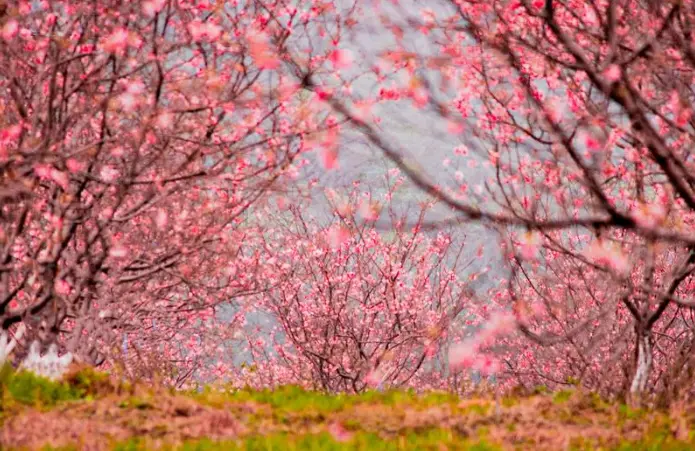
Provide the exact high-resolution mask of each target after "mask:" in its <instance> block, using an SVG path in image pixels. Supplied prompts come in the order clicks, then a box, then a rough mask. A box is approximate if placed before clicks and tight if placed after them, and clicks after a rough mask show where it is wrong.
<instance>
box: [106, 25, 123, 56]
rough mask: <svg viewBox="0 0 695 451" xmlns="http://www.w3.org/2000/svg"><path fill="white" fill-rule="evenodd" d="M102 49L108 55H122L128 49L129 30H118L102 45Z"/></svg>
mask: <svg viewBox="0 0 695 451" xmlns="http://www.w3.org/2000/svg"><path fill="white" fill-rule="evenodd" d="M102 48H103V49H104V50H105V51H106V52H108V53H121V52H123V51H125V50H126V49H127V48H128V30H126V29H125V28H117V29H116V30H114V31H113V32H112V33H111V34H110V35H109V36H107V37H106V39H105V40H104V42H103V43H102Z"/></svg>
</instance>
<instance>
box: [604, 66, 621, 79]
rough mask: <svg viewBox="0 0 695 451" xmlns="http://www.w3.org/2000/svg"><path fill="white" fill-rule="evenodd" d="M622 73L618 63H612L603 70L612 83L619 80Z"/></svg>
mask: <svg viewBox="0 0 695 451" xmlns="http://www.w3.org/2000/svg"><path fill="white" fill-rule="evenodd" d="M621 75H622V70H621V69H620V66H618V65H617V64H611V65H610V66H608V67H607V68H606V70H605V71H603V76H604V77H605V78H606V80H607V81H609V82H611V83H613V82H615V81H618V80H619V79H620V76H621Z"/></svg>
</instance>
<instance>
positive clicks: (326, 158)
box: [321, 147, 338, 170]
mask: <svg viewBox="0 0 695 451" xmlns="http://www.w3.org/2000/svg"><path fill="white" fill-rule="evenodd" d="M321 163H322V164H323V167H324V168H326V169H328V170H330V169H335V168H337V167H338V150H337V149H335V148H334V147H331V148H328V149H322V150H321Z"/></svg>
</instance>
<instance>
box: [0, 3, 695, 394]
mask: <svg viewBox="0 0 695 451" xmlns="http://www.w3.org/2000/svg"><path fill="white" fill-rule="evenodd" d="M426 6H427V8H424V9H423V8H422V5H419V4H418V3H417V2H413V1H408V0H400V1H391V2H384V1H380V0H370V1H368V0H355V1H337V0H336V1H333V2H330V1H323V0H293V1H287V2H281V1H274V0H248V1H241V0H238V1H237V0H235V1H228V2H221V1H214V2H213V1H209V0H147V1H143V2H121V1H116V0H96V1H70V2H68V1H34V2H31V1H24V0H17V1H13V2H9V1H6V2H0V38H1V39H0V112H1V113H2V114H1V118H0V121H1V122H0V332H9V333H10V335H11V334H12V332H13V331H14V330H15V329H16V328H17V327H18V326H19V325H20V324H22V325H23V326H24V328H25V329H24V330H25V331H26V332H25V338H26V340H24V341H25V343H24V344H20V345H19V346H18V349H20V351H21V352H27V351H28V343H29V342H30V341H32V340H38V341H39V342H40V343H41V347H42V349H40V350H39V351H41V352H43V351H45V349H46V348H47V347H48V346H49V345H50V344H52V343H58V345H59V347H60V349H61V351H69V352H71V353H72V354H74V355H76V356H78V357H79V358H80V359H81V360H83V361H86V362H89V363H91V364H106V365H116V363H117V362H118V361H119V360H120V361H121V362H122V363H124V364H125V367H126V368H128V370H129V371H135V372H137V371H141V372H142V371H145V372H146V367H147V365H149V364H155V366H156V368H155V369H156V370H158V371H160V372H166V373H167V374H169V375H170V376H173V379H172V382H173V383H174V384H176V385H181V384H183V383H185V381H186V380H187V379H190V378H191V377H192V375H193V374H199V372H200V371H201V370H202V369H203V368H204V367H206V365H207V363H206V362H208V361H209V359H210V358H211V356H215V355H218V354H219V353H222V352H227V350H226V348H225V346H227V344H228V343H229V342H230V340H237V339H238V338H239V333H238V331H239V330H241V329H243V328H244V327H245V325H246V321H247V320H246V319H245V315H247V314H248V313H249V312H250V311H251V310H250V309H251V308H256V309H258V310H259V311H262V312H264V313H266V314H268V315H269V316H270V317H271V318H272V319H273V322H274V323H273V325H272V327H273V328H274V329H275V332H277V333H276V334H273V335H272V336H270V337H268V336H266V337H261V336H258V335H254V333H251V332H249V334H248V335H247V336H245V337H242V338H244V339H245V340H246V342H247V344H248V345H249V350H248V352H249V353H250V356H251V358H252V360H253V361H254V364H255V368H256V371H257V373H256V374H255V376H254V377H256V378H257V380H258V381H262V382H261V383H264V384H277V383H282V382H297V383H302V384H305V385H309V386H312V387H316V388H321V389H324V390H331V391H362V390H364V389H365V388H366V387H368V386H370V384H372V385H374V384H375V385H377V386H416V387H435V386H436V387H439V388H442V387H447V388H450V389H453V388H455V387H456V386H457V382H456V381H454V379H455V378H457V377H462V376H461V374H463V373H461V371H459V372H457V368H458V370H461V369H463V370H464V371H465V370H466V369H468V368H470V367H474V368H475V369H478V370H480V371H483V372H487V373H492V372H494V373H496V375H497V376H498V379H499V381H500V383H501V384H502V385H503V386H505V387H511V386H515V385H522V386H533V385H537V384H549V385H552V386H560V385H563V384H568V383H576V381H579V382H581V383H582V384H583V385H585V386H587V387H590V388H592V389H595V390H599V391H601V392H603V393H605V394H608V395H615V396H625V397H631V398H633V399H636V400H639V399H641V398H642V397H643V396H645V395H655V396H659V397H660V399H661V400H664V402H668V399H670V398H672V397H673V396H676V395H681V394H684V393H685V394H688V395H691V394H693V393H692V388H691V386H692V384H691V382H692V380H693V377H695V367H694V366H693V365H694V363H695V362H693V359H692V349H693V346H694V345H695V329H694V328H695V322H694V318H693V312H692V308H693V306H694V305H695V304H694V303H695V301H694V300H693V299H692V293H693V288H694V287H695V279H694V278H693V277H692V275H693V272H694V271H695V247H694V246H695V235H693V234H692V233H691V229H692V227H693V222H694V221H695V166H693V165H694V162H693V157H692V155H691V148H690V146H691V145H692V144H693V139H694V138H695V118H693V114H692V113H693V100H694V97H695V94H694V91H693V89H692V85H693V83H692V82H693V80H692V78H693V75H694V74H695V71H694V70H695V41H694V40H693V36H692V32H691V28H692V27H691V25H692V23H694V22H695V2H693V1H691V0H679V1H670V2H660V1H655V0H590V1H584V0H491V1H477V0H432V1H431V2H428V4H427V5H426ZM370 27H371V28H370ZM363 31H366V32H367V33H368V37H369V38H370V39H369V44H368V45H370V46H371V47H373V48H368V49H363V50H365V51H362V52H360V55H359V56H360V57H359V58H357V57H356V56H355V53H356V51H355V49H356V48H357V47H359V45H358V43H359V39H358V37H359V33H360V32H363ZM377 38H378V39H377ZM348 47H349V48H348ZM394 110H397V111H399V112H407V113H409V115H410V116H409V120H410V121H411V124H410V125H413V127H414V128H415V127H416V126H417V125H419V123H420V122H421V119H423V120H422V123H425V122H424V119H425V118H432V117H435V118H436V120H437V121H438V123H439V124H440V125H443V127H442V129H445V130H446V131H447V133H448V136H447V137H446V138H447V140H448V141H449V142H451V143H452V146H451V147H452V150H451V154H450V155H446V156H444V158H443V159H444V161H443V162H442V163H444V169H440V170H439V171H438V173H436V174H434V173H433V171H432V170H431V159H432V155H433V154H432V153H431V152H430V151H429V149H424V150H423V149H420V148H419V147H418V146H415V145H412V144H410V143H409V142H405V139H409V137H410V135H409V134H408V133H402V134H401V135H402V137H401V139H399V136H398V135H399V133H398V132H399V130H396V129H395V127H394V129H393V130H391V129H389V128H387V127H385V126H384V124H387V123H388V122H386V121H384V119H387V120H388V119H389V118H388V117H386V118H385V117H384V116H388V112H389V111H394ZM384 112H387V114H383V113H384ZM398 125H399V126H402V124H398ZM404 130H405V128H404ZM427 132H428V133H430V134H433V132H432V130H427ZM354 136H360V139H362V140H363V141H366V142H367V143H368V144H369V145H370V146H372V147H374V148H376V149H378V150H379V151H380V152H381V153H382V154H383V155H384V156H385V157H386V159H387V160H390V162H391V163H392V166H395V168H392V169H398V170H399V171H400V173H401V174H403V175H404V176H405V178H406V179H407V180H408V181H409V183H411V184H412V185H414V186H415V187H417V188H419V189H420V190H422V191H424V192H425V193H426V194H427V195H428V196H429V198H430V199H434V201H433V203H432V204H428V206H427V207H426V208H423V211H422V214H419V215H416V217H415V218H414V217H412V215H411V216H408V215H406V216H401V215H397V214H395V213H394V211H396V210H395V209H392V208H390V206H389V207H388V208H385V209H384V211H387V212H388V213H389V214H388V215H384V214H383V212H382V211H381V210H380V206H379V205H377V204H376V203H375V202H373V201H372V200H371V198H365V199H358V198H357V197H356V194H354V193H353V194H350V195H349V196H347V197H348V198H349V199H350V200H349V201H346V202H342V201H341V202H338V201H336V199H331V202H333V210H334V213H335V214H334V216H333V217H332V219H331V220H330V221H329V222H328V223H322V222H321V221H319V220H318V219H316V217H314V216H312V214H311V213H309V211H308V210H307V209H305V208H304V206H303V205H301V203H300V202H299V201H298V200H297V199H296V198H293V197H292V195H291V194H289V195H286V194H285V195H283V197H282V203H284V204H289V206H287V205H285V207H280V206H279V204H278V202H279V200H280V197H276V198H275V199H276V200H277V201H278V202H276V203H275V204H272V203H268V202H269V199H270V198H271V197H272V194H273V193H274V192H275V191H276V190H283V191H291V190H290V188H294V187H298V186H299V185H300V183H297V179H299V176H301V175H302V173H303V172H302V171H303V168H305V167H307V166H308V167H311V166H312V165H311V162H312V161H314V160H318V161H319V162H320V163H322V165H321V167H322V169H323V170H325V171H332V170H333V171H334V170H339V169H340V166H339V162H340V161H342V159H343V158H348V157H343V155H344V153H343V152H346V151H347V150H349V149H347V148H348V146H349V145H350V143H351V142H352V141H350V140H349V139H347V138H346V137H350V138H352V137H354ZM403 137H405V138H403ZM433 138H434V136H433ZM438 138H439V137H438ZM452 162H453V163H452ZM454 163H455V164H454ZM461 167H466V168H468V172H465V171H462V170H460V169H458V170H457V169H456V168H461ZM450 172H451V173H450ZM403 180H405V179H403ZM403 180H401V181H399V182H398V183H399V184H400V183H405V182H404V181H403ZM312 183H313V182H312ZM391 194H392V193H391ZM394 199H395V198H393V197H392V196H390V195H389V196H387V197H386V198H385V199H384V200H385V203H393V204H394V205H395V203H396V202H397V201H396V200H394ZM435 203H436V204H437V206H445V207H447V208H448V211H447V214H448V215H449V216H448V217H447V218H445V219H441V218H440V219H437V220H436V221H435V220H433V219H432V217H433V216H432V215H430V214H429V213H431V211H432V208H431V206H432V205H434V204H435ZM271 205H276V206H278V207H280V208H278V210H280V211H275V212H270V214H266V212H268V211H269V210H268V209H269V208H271V207H270V206H271ZM394 205H392V206H394ZM259 206H261V207H262V208H261V209H260V210H258V209H257V208H259ZM259 211H261V212H263V214H260V215H257V213H258V212H259ZM386 216H388V219H390V221H387V222H388V226H384V223H383V221H378V219H379V218H382V219H383V218H384V217H386ZM261 217H265V218H266V219H267V218H269V217H270V218H272V219H268V221H267V222H265V223H264V222H263V221H260V222H259V221H257V220H256V219H258V218H261ZM254 218H255V219H254ZM473 222H475V223H482V224H484V225H485V226H487V227H488V228H489V230H491V231H494V232H496V233H498V234H499V235H498V236H499V240H500V241H499V244H500V245H499V248H500V250H501V253H502V255H503V257H504V259H503V260H504V262H505V268H498V271H496V272H497V274H498V275H499V276H500V280H501V282H500V284H499V286H498V287H496V288H495V289H494V290H493V291H491V293H490V295H489V296H488V299H486V300H485V301H486V303H480V302H477V301H476V302H472V300H473V298H474V296H473V294H472V293H471V290H470V289H469V287H468V286H467V283H466V281H465V278H462V276H461V274H462V273H459V269H461V265H464V262H466V263H465V264H467V262H468V261H469V258H470V257H471V256H470V255H469V254H468V253H467V251H466V252H465V253H464V247H463V244H462V243H463V241H464V240H463V238H462V237H459V236H457V234H456V232H452V230H456V229H452V227H453V226H465V225H466V224H467V223H473ZM388 228H390V229H391V231H390V232H388V231H387V230H386V229H388ZM437 228H442V230H444V228H446V230H447V233H446V234H445V233H442V234H441V235H439V236H435V235H430V232H431V230H432V229H437ZM461 233H462V232H461ZM231 304H235V305H236V307H235V308H237V313H236V314H234V315H232V316H231V317H227V318H224V319H221V318H220V309H221V308H222V307H223V306H229V305H231ZM252 306H253V307H252ZM472 315H477V317H478V319H477V320H472V319H470V317H471V316H472ZM512 318H513V320H512ZM483 319H484V320H485V321H486V322H487V325H486V326H485V325H483V324H479V321H481V320H483ZM474 323H475V324H476V325H482V326H483V328H482V329H481V334H480V336H479V337H478V338H477V339H473V340H470V339H469V340H464V341H463V342H462V343H461V344H459V345H456V346H451V347H450V346H449V345H450V344H451V342H452V340H453V338H455V337H458V336H462V335H463V330H464V329H465V327H464V326H469V325H471V324H474ZM512 326H513V327H512ZM37 352H38V351H37ZM229 352H232V353H233V352H234V350H229ZM447 356H448V362H447ZM208 363H209V362H208ZM220 368H221V367H220ZM220 368H218V369H217V370H215V371H213V372H212V373H211V374H212V375H213V376H215V377H217V376H220V375H221V373H224V370H225V368H222V369H220ZM226 369H227V370H229V372H230V373H234V370H233V369H232V368H226ZM240 377H241V376H240ZM452 378H454V379H452Z"/></svg>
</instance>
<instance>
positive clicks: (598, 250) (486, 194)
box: [330, 0, 695, 399]
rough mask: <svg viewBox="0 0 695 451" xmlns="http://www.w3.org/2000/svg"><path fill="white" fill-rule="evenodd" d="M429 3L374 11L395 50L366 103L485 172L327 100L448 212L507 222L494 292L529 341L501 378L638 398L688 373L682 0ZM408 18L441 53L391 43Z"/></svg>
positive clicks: (692, 16) (689, 210) (687, 142)
mask: <svg viewBox="0 0 695 451" xmlns="http://www.w3.org/2000/svg"><path fill="white" fill-rule="evenodd" d="M435 3H437V2H435ZM428 6H429V7H430V8H431V9H429V10H424V11H420V13H419V14H417V13H416V14H412V11H408V10H406V9H405V8H404V9H403V17H405V19H403V20H402V21H400V22H396V21H395V20H392V19H389V18H386V16H385V15H384V18H383V19H382V24H383V28H384V29H385V30H391V31H392V32H393V33H394V35H396V38H395V41H396V42H397V45H396V46H395V47H394V48H391V49H390V50H389V51H388V52H387V53H385V54H384V55H382V57H381V60H380V62H381V65H382V67H388V68H389V69H391V70H392V71H393V73H398V74H399V76H400V78H397V79H385V80H384V82H383V84H384V87H383V89H382V90H381V91H380V94H379V96H380V97H379V99H378V101H380V102H400V103H401V104H407V103H410V104H411V105H412V106H411V108H412V110H413V111H415V112H417V111H418V108H419V109H424V110H426V111H428V112H429V111H433V112H435V113H436V114H438V115H439V116H440V117H441V118H442V120H444V121H446V123H447V124H448V130H449V132H450V133H451V134H452V135H455V136H458V139H459V140H460V142H461V146H460V148H463V149H464V151H463V152H456V155H455V156H453V157H454V158H466V159H469V160H470V161H471V162H472V165H471V166H470V167H474V166H476V165H477V166H478V167H480V168H485V169H486V170H487V178H486V179H485V180H483V181H482V182H481V184H480V185H479V186H478V187H476V188H478V189H470V190H469V189H466V186H465V184H462V183H461V181H460V179H459V181H458V182H457V184H458V186H457V185H454V186H448V185H447V183H446V182H444V181H443V180H442V178H441V177H436V178H435V177H433V176H430V175H428V173H427V171H426V170H424V169H420V168H418V166H417V164H416V162H417V161H418V157H419V154H418V153H417V151H416V150H414V149H408V148H407V146H406V145H404V144H401V143H398V141H397V140H393V139H391V138H390V137H389V136H387V135H386V134H384V133H382V131H381V130H380V129H379V127H377V126H375V124H373V123H372V122H370V121H367V120H365V119H364V118H363V117H362V116H360V115H358V114H355V109H354V108H353V107H351V104H350V101H348V100H345V99H342V98H338V97H337V96H336V97H334V98H332V99H330V103H331V106H332V108H333V110H334V111H336V112H337V113H339V114H341V115H343V116H344V117H346V118H348V119H349V120H350V121H351V123H352V124H353V125H354V126H355V127H356V128H358V129H360V130H361V131H362V132H363V133H364V135H365V136H366V137H367V139H368V140H369V141H370V142H371V144H372V145H374V146H375V147H378V148H380V149H381V150H382V151H383V152H384V154H385V155H386V156H387V157H389V158H390V159H391V160H392V161H393V162H394V163H395V164H396V165H397V166H398V167H400V168H401V169H402V170H403V172H404V173H405V174H407V175H408V176H409V177H410V178H411V180H412V181H413V182H414V183H415V184H416V185H417V186H419V187H420V188H421V189H423V190H425V191H427V192H428V193H429V194H431V195H434V196H436V197H437V198H438V199H440V200H441V201H443V202H444V203H446V204H447V205H448V206H449V207H451V210H452V213H453V214H452V217H451V219H449V220H447V221H445V222H447V223H449V224H450V223H465V222H470V221H482V222H484V223H486V224H488V225H490V226H491V227H493V228H494V229H496V230H498V231H500V232H502V235H503V241H504V242H505V247H504V252H505V253H506V255H507V257H508V261H509V266H510V271H511V274H512V275H511V280H508V281H507V282H506V283H505V289H504V290H502V291H501V292H500V293H498V294H497V298H496V300H497V301H498V302H499V303H500V305H501V306H505V307H506V308H512V307H513V309H514V311H515V312H516V314H517V320H518V325H519V329H520V331H521V332H522V335H523V336H525V338H526V339H529V338H530V339H531V340H532V341H533V342H535V343H537V344H538V345H542V346H540V347H538V346H536V345H529V344H528V343H529V342H524V343H525V344H519V346H521V347H522V348H525V349H526V351H525V354H523V355H524V358H519V357H518V354H516V355H517V357H516V359H515V361H514V362H511V361H509V366H507V369H508V371H509V375H512V376H514V377H515V378H516V380H517V381H521V382H524V380H525V382H534V381H535V382H538V381H543V382H544V383H548V384H553V385H557V384H563V383H566V382H567V380H568V378H570V379H577V378H578V379H579V380H581V381H582V382H583V383H585V384H587V385H588V386H591V387H596V388H605V389H606V390H607V391H608V392H610V393H611V394H629V395H630V396H632V397H633V398H635V399H638V398H639V397H641V396H642V395H644V394H646V393H662V394H663V393H664V391H663V389H667V387H671V388H669V389H667V390H670V389H672V388H673V384H674V380H673V376H674V375H678V374H682V373H683V370H687V371H686V373H688V374H691V373H692V369H691V368H692V362H691V360H690V357H687V356H688V355H689V353H690V351H689V350H690V347H691V343H692V333H693V329H692V321H691V319H690V315H691V307H692V305H693V301H692V299H691V297H692V286H693V285H692V284H693V280H692V277H691V276H692V273H693V271H694V270H695V254H694V253H693V244H694V243H695V238H694V237H693V235H692V233H690V229H691V228H692V222H693V213H694V211H695V184H694V182H693V181H694V178H693V174H694V173H695V171H694V167H693V159H692V153H691V147H690V146H691V145H692V140H693V137H694V136H695V135H694V130H695V129H694V128H693V125H694V124H695V122H693V117H692V111H693V91H692V77H693V69H694V68H695V53H694V49H695V48H694V47H693V46H694V43H693V37H692V35H691V24H692V23H693V20H695V4H694V3H693V2H691V1H676V2H655V1H648V0H645V1H640V0H596V1H573V0H545V1H540V0H539V1H532V0H520V1H513V0H494V1H490V2H478V1H467V0H456V1H450V2H438V3H437V4H436V5H435V4H432V5H428ZM406 29H407V30H410V32H412V33H420V34H421V35H423V37H422V39H424V40H427V41H428V42H429V43H430V44H431V45H432V46H434V47H435V48H437V49H438V50H439V52H437V53H436V54H434V55H433V54H431V53H426V52H422V51H418V47H417V46H415V45H413V44H411V43H410V42H409V41H407V40H404V39H399V37H402V36H403V34H404V30H406ZM420 48H421V47H420ZM466 154H467V156H466ZM431 225H433V226H434V224H431ZM508 344H509V343H508ZM548 346H549V347H554V350H550V349H548V348H547V347H548ZM616 361H617V362H624V361H628V362H629V364H628V365H611V364H609V363H608V362H616ZM674 365H675V367H674ZM676 367H677V368H676ZM669 374H670V375H671V376H668V375H669ZM606 375H608V376H609V377H606ZM667 379H668V380H667ZM681 382H682V381H681ZM685 385H686V386H688V385H689V384H685Z"/></svg>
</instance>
